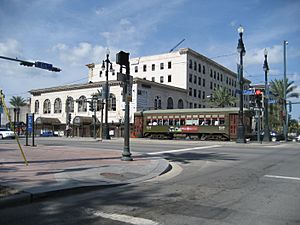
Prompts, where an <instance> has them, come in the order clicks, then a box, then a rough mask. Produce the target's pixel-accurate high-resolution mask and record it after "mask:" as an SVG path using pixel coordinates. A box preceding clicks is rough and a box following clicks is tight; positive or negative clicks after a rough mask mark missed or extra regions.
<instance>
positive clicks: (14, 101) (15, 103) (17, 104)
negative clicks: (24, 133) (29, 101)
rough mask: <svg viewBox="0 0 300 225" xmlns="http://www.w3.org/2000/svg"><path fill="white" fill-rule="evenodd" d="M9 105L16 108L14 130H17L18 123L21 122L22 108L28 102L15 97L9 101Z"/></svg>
mask: <svg viewBox="0 0 300 225" xmlns="http://www.w3.org/2000/svg"><path fill="white" fill-rule="evenodd" d="M9 103H10V105H12V106H13V107H14V128H15V126H16V123H19V121H20V107H22V106H25V105H26V100H25V99H24V98H22V97H20V96H13V97H12V98H11V99H10V100H9ZM18 133H19V130H18Z"/></svg>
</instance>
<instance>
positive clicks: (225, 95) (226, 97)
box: [210, 87, 236, 108]
mask: <svg viewBox="0 0 300 225" xmlns="http://www.w3.org/2000/svg"><path fill="white" fill-rule="evenodd" d="M210 101H211V103H212V105H213V106H215V107H219V108H224V107H227V106H230V105H233V104H234V103H235V102H236V97H234V96H232V95H231V93H229V92H228V89H227V88H225V87H219V88H217V89H215V90H214V91H213V93H212V97H211V100H210Z"/></svg>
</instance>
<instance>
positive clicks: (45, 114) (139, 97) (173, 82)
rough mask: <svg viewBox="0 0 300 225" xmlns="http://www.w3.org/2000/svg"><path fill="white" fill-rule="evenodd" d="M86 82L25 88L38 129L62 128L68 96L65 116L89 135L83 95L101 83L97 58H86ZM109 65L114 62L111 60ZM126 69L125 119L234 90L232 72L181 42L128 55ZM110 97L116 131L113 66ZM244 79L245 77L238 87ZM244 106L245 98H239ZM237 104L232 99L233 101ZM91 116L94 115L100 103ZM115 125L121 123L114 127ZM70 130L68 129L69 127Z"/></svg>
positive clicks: (117, 91) (118, 105)
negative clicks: (163, 49) (128, 79)
mask: <svg viewBox="0 0 300 225" xmlns="http://www.w3.org/2000/svg"><path fill="white" fill-rule="evenodd" d="M87 67H88V69H89V73H88V83H86V84H76V85H66V86H60V87H52V88H44V89H36V90H31V91H30V93H31V103H32V105H31V111H32V112H34V113H35V114H36V115H35V118H37V124H39V125H40V127H41V129H43V128H47V129H52V130H61V129H64V126H65V125H66V122H67V120H68V112H66V100H67V98H68V97H69V99H71V102H72V103H71V110H70V113H71V116H72V121H73V125H74V126H75V127H76V126H77V128H76V129H75V130H76V131H74V132H75V133H74V135H78V136H89V135H90V126H91V124H92V115H93V113H92V112H90V111H89V110H88V104H89V103H87V102H86V101H77V102H76V100H88V99H89V98H91V97H92V95H94V94H96V93H98V90H99V89H101V87H104V86H105V81H106V76H105V72H104V71H102V69H101V67H102V64H96V65H95V64H94V63H91V64H88V65H87ZM113 68H114V69H115V71H118V70H119V66H118V65H116V64H113ZM130 74H131V75H132V76H133V77H134V82H133V88H132V90H133V93H132V102H131V104H130V121H131V122H133V114H134V113H135V112H136V111H141V110H147V109H156V108H160V109H167V108H205V107H209V103H208V102H209V101H208V100H207V98H208V96H210V95H211V94H212V92H213V91H214V89H216V88H218V87H220V86H225V87H226V88H227V89H228V91H229V92H230V93H231V94H232V95H233V96H236V90H237V86H238V85H237V76H236V73H234V72H232V71H231V70H229V69H227V68H225V67H224V66H222V65H220V64H218V63H216V62H214V61H213V60H211V59H208V58H206V57H205V56H203V55H201V54H199V53H197V52H195V51H193V50H191V49H189V48H184V49H180V50H178V51H176V52H171V53H166V54H160V55H153V56H144V57H139V58H132V59H130ZM108 80H109V86H110V91H109V92H110V99H109V101H108V106H109V112H108V122H109V124H110V128H111V129H114V130H115V133H117V135H119V134H121V133H122V131H119V128H120V126H121V124H122V122H123V118H124V103H123V102H122V88H121V87H120V82H119V81H117V72H109V73H108ZM249 84H250V81H248V80H245V87H244V89H248V87H249ZM244 104H245V107H248V104H249V103H248V98H247V97H245V99H244ZM237 105H238V102H237ZM97 110H98V111H99V112H97V114H96V116H97V119H98V120H99V121H100V117H101V113H100V107H99V106H98V107H97ZM120 129H121V128H120ZM73 130H74V129H73Z"/></svg>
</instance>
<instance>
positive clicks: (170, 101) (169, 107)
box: [167, 97, 173, 109]
mask: <svg viewBox="0 0 300 225" xmlns="http://www.w3.org/2000/svg"><path fill="white" fill-rule="evenodd" d="M167 109H173V99H172V98H171V97H169V98H168V103H167Z"/></svg>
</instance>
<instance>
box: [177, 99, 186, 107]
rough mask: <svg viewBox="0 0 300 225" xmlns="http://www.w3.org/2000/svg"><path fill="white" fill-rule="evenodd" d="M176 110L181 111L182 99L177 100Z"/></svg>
mask: <svg viewBox="0 0 300 225" xmlns="http://www.w3.org/2000/svg"><path fill="white" fill-rule="evenodd" d="M177 108H178V109H183V108H184V107H183V100H182V99H179V100H178V107H177Z"/></svg>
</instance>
